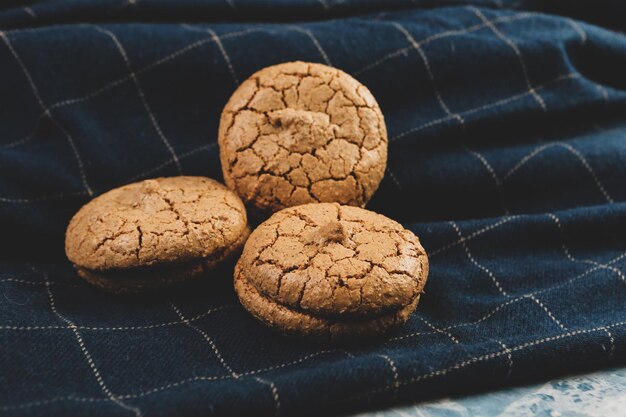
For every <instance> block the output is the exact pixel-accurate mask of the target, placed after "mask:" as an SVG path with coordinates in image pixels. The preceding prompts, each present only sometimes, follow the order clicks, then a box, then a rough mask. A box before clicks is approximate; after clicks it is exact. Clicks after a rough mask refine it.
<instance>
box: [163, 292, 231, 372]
mask: <svg viewBox="0 0 626 417" xmlns="http://www.w3.org/2000/svg"><path fill="white" fill-rule="evenodd" d="M169 304H170V307H172V309H173V310H174V312H176V315H177V316H178V317H179V318H180V320H181V322H182V323H183V324H184V325H185V326H187V327H189V328H190V329H192V330H194V331H196V332H197V333H198V334H200V336H202V338H203V339H204V340H205V341H206V342H207V343H208V344H209V346H211V349H212V350H213V353H215V356H216V357H217V359H218V360H219V361H220V363H221V364H222V367H223V368H224V369H226V370H227V371H228V373H229V374H230V375H231V376H232V377H233V378H235V379H236V378H239V375H238V374H237V372H235V371H234V370H233V368H231V367H230V366H229V365H228V364H227V363H226V360H225V359H224V357H223V356H222V354H221V353H220V351H219V349H218V348H217V346H216V345H215V342H214V341H213V339H211V336H209V335H208V334H207V333H206V332H205V331H204V330H202V329H201V328H199V327H198V326H196V325H194V324H191V322H189V320H187V318H186V317H185V315H184V314H183V313H182V311H180V309H179V308H178V307H176V304H174V303H173V302H171V301H170V303H169Z"/></svg>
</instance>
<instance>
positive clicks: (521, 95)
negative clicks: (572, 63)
mask: <svg viewBox="0 0 626 417" xmlns="http://www.w3.org/2000/svg"><path fill="white" fill-rule="evenodd" d="M579 77H580V74H576V73H569V74H563V75H560V76H558V77H556V78H555V79H553V80H550V81H548V82H546V83H544V84H541V85H538V86H537V87H535V90H536V91H540V90H542V89H544V88H546V87H548V86H549V85H551V84H554V83H557V82H560V81H564V80H571V79H574V78H579ZM528 95H530V92H528V91H525V92H523V93H519V94H515V95H513V96H510V97H507V98H503V99H500V100H497V101H494V102H491V103H487V104H484V105H482V106H479V107H475V108H473V109H470V110H465V111H462V112H461V113H460V114H461V115H463V116H467V115H470V114H473V113H478V112H481V111H483V110H488V109H491V108H493V107H500V106H503V105H505V104H508V103H511V102H513V101H517V100H520V99H522V98H524V97H526V96H528ZM448 120H452V117H450V116H446V117H442V118H439V119H435V120H431V121H430V122H426V123H424V124H421V125H419V126H416V127H414V128H411V129H409V130H406V131H404V132H402V133H400V134H398V135H396V136H394V137H393V138H391V139H389V142H390V143H391V142H394V141H396V140H398V139H401V138H403V137H405V136H407V135H410V134H411V133H415V132H418V131H420V130H423V129H426V128H428V127H431V126H435V125H438V124H441V123H445V122H447V121H448Z"/></svg>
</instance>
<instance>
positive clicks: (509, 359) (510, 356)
mask: <svg viewBox="0 0 626 417" xmlns="http://www.w3.org/2000/svg"><path fill="white" fill-rule="evenodd" d="M496 342H497V343H498V344H499V345H500V346H501V347H502V351H503V352H504V353H506V357H507V362H508V370H507V372H506V376H505V377H504V379H508V378H509V377H510V376H511V372H513V354H512V353H511V349H509V348H508V347H507V345H505V344H504V343H502V342H501V341H500V340H496Z"/></svg>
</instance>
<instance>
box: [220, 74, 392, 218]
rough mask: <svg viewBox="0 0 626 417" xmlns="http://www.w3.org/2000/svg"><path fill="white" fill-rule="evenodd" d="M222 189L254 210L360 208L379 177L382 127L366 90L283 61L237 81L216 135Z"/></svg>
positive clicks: (349, 81)
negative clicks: (320, 204)
mask: <svg viewBox="0 0 626 417" xmlns="http://www.w3.org/2000/svg"><path fill="white" fill-rule="evenodd" d="M218 142H219V146H220V158H221V162H222V171H223V173H224V179H225V181H226V184H227V185H228V186H229V187H230V188H231V189H233V190H235V191H237V193H238V194H239V196H241V198H242V199H243V200H244V202H245V203H246V204H249V205H251V206H253V207H255V208H256V209H258V211H260V212H274V211H278V210H280V209H283V208H285V207H290V206H296V205H300V204H306V203H314V202H337V203H341V204H348V205H352V206H361V207H363V206H365V203H367V201H368V200H369V199H370V198H371V197H372V195H373V194H374V192H375V191H376V189H377V188H378V185H379V183H380V181H381V180H382V178H383V175H384V173H385V166H386V164H387V130H386V127H385V121H384V118H383V114H382V112H381V111H380V108H379V107H378V104H377V103H376V100H375V99H374V97H373V96H372V94H371V93H370V92H369V90H368V89H367V88H366V87H365V86H364V85H362V84H360V83H359V82H358V81H356V80H355V79H354V78H352V77H351V76H350V75H348V74H346V73H345V72H343V71H341V70H338V69H336V68H331V67H328V66H326V65H321V64H314V63H306V62H288V63H284V64H279V65H274V66H271V67H267V68H264V69H262V70H260V71H258V72H257V73H255V74H253V75H252V76H251V77H250V78H248V79H247V80H246V81H244V82H243V83H242V84H241V86H239V88H238V89H237V90H236V91H235V92H234V94H233V95H232V97H231V98H230V100H229V101H228V103H227V104H226V106H225V107H224V111H223V112H222V116H221V119H220V127H219V133H218Z"/></svg>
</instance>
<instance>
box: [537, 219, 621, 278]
mask: <svg viewBox="0 0 626 417" xmlns="http://www.w3.org/2000/svg"><path fill="white" fill-rule="evenodd" d="M547 215H548V217H550V218H551V219H552V220H553V221H554V223H556V226H557V228H558V229H559V235H560V236H561V249H563V252H564V253H565V256H566V257H567V259H569V260H570V261H572V262H577V263H584V264H591V265H596V266H598V267H599V268H603V269H608V270H610V271H612V272H615V273H616V274H617V276H618V277H619V279H621V280H622V281H623V282H624V283H625V284H626V277H625V276H624V274H623V273H622V271H620V270H619V269H617V268H615V267H612V266H609V265H606V264H603V263H601V262H596V261H594V260H591V259H576V258H574V256H572V254H571V253H570V251H569V249H568V248H567V246H565V237H564V236H563V228H562V227H561V220H560V219H559V218H558V217H557V216H556V215H555V214H554V213H547Z"/></svg>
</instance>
